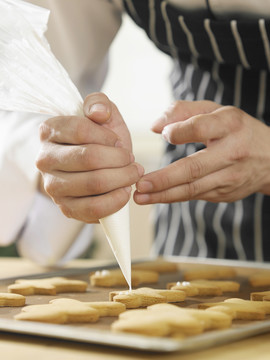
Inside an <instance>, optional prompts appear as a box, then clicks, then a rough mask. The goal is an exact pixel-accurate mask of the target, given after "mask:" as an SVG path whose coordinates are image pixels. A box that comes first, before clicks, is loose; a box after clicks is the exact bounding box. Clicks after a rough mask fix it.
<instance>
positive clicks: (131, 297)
mask: <svg viewBox="0 0 270 360" xmlns="http://www.w3.org/2000/svg"><path fill="white" fill-rule="evenodd" d="M185 298H186V293H185V292H184V291H181V290H161V289H152V288H139V289H136V290H129V291H114V292H111V293H110V295H109V299H110V301H116V302H121V303H123V304H125V305H126V308H127V309H135V308H139V307H146V306H149V305H153V304H159V303H168V302H169V303H170V302H172V303H175V302H181V301H184V300H185Z"/></svg>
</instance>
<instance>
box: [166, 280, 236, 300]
mask: <svg viewBox="0 0 270 360" xmlns="http://www.w3.org/2000/svg"><path fill="white" fill-rule="evenodd" d="M167 288H168V289H171V290H182V291H185V293H186V294H187V296H218V295H222V294H223V292H237V291H239V288H240V284H239V283H237V282H236V281H225V280H191V281H178V282H173V283H168V284H167Z"/></svg>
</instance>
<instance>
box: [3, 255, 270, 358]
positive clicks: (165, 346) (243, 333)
mask: <svg viewBox="0 0 270 360" xmlns="http://www.w3.org/2000/svg"><path fill="white" fill-rule="evenodd" d="M146 260H148V261H155V259H143V261H146ZM164 260H166V261H171V262H176V263H177V264H179V272H178V273H173V274H170V273H169V274H161V275H160V282H159V284H153V285H152V284H151V285H149V287H153V288H165V287H166V284H167V282H171V281H178V280H181V277H182V275H183V272H184V271H185V270H187V269H190V268H191V267H195V266H201V265H215V266H229V267H234V268H235V269H236V271H237V274H238V276H237V278H236V280H237V281H240V282H241V285H242V290H241V292H240V293H234V294H231V293H230V294H229V295H228V294H226V296H219V297H205V298H195V297H193V298H188V299H187V300H186V301H185V304H184V306H188V307H196V305H197V304H198V303H199V302H209V301H222V300H224V299H225V298H228V297H242V298H246V299H247V298H248V297H249V293H250V292H251V291H263V290H269V289H266V288H251V287H249V286H248V282H247V277H248V276H249V275H250V274H252V273H254V271H256V270H258V271H259V270H263V269H265V270H270V264H269V263H263V264H262V263H261V264H258V263H254V262H239V261H233V260H216V259H198V258H186V257H166V258H164ZM137 262H140V261H137ZM114 267H117V264H115V263H108V264H105V265H104V266H102V268H100V267H97V266H95V267H85V268H81V267H80V268H68V269H62V270H57V271H56V272H52V271H50V272H49V273H42V274H34V275H28V276H23V275H21V276H20V278H36V279H37V278H44V277H51V276H65V277H69V278H76V279H82V280H89V274H90V273H91V272H94V271H96V270H100V269H104V268H106V269H110V268H114ZM15 279H16V278H13V277H12V278H5V279H1V280H0V292H1V291H7V286H8V285H9V284H11V283H13V282H14V280H15ZM146 286H148V285H146ZM120 289H123V288H119V290H120ZM112 290H117V289H116V288H94V287H91V286H90V285H89V287H88V290H87V292H86V293H80V294H75V293H69V294H59V295H57V296H48V295H33V296H28V297H27V299H26V303H27V304H38V303H48V302H49V301H50V300H51V299H53V298H56V297H58V298H59V297H62V298H63V297H70V298H74V299H78V300H81V301H97V300H100V301H103V300H108V296H109V292H110V291H112ZM180 305H181V306H183V304H182V303H181V304H180ZM18 312H20V308H10V307H2V308H0V331H1V332H6V333H7V332H8V333H16V334H24V335H31V336H37V337H46V338H53V339H61V340H67V341H74V342H81V343H89V344H97V345H103V346H104V345H105V346H113V347H119V348H126V349H133V350H138V351H139V350H143V351H151V352H164V353H169V352H176V351H178V352H181V351H182V352H187V351H194V350H201V349H204V348H209V347H212V346H217V345H220V344H225V343H230V342H233V341H237V340H240V339H244V338H247V337H250V336H255V335H258V334H262V333H266V332H269V331H270V316H268V317H267V318H266V320H263V321H252V322H251V321H249V322H247V321H234V322H233V326H232V327H231V328H229V329H225V330H215V331H214V330H213V331H208V332H205V333H203V334H200V335H196V336H190V337H187V338H185V339H181V340H180V339H171V338H160V337H148V336H140V335H135V334H124V333H113V332H111V331H110V324H111V323H112V322H113V321H115V318H101V319H100V320H99V321H98V322H97V323H95V324H75V325H74V324H72V325H55V324H44V323H37V322H29V321H16V320H13V316H14V315H15V314H17V313H18Z"/></svg>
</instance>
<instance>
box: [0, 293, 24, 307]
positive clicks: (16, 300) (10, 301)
mask: <svg viewBox="0 0 270 360" xmlns="http://www.w3.org/2000/svg"><path fill="white" fill-rule="evenodd" d="M24 305H25V297H24V296H23V295H19V294H10V293H0V306H24Z"/></svg>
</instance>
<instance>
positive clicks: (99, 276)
mask: <svg viewBox="0 0 270 360" xmlns="http://www.w3.org/2000/svg"><path fill="white" fill-rule="evenodd" d="M158 279H159V274H158V273H157V272H156V271H149V270H148V271H146V270H133V271H132V273H131V283H132V286H134V287H137V286H138V285H140V284H142V283H144V284H155V283H157V282H158ZM90 282H91V285H92V286H100V287H113V286H127V282H126V279H125V277H124V275H123V274H122V271H121V270H120V269H114V270H101V271H96V272H95V273H94V274H91V275H90Z"/></svg>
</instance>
